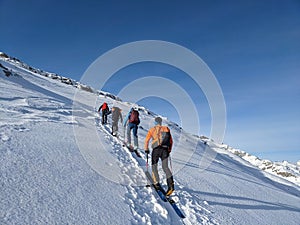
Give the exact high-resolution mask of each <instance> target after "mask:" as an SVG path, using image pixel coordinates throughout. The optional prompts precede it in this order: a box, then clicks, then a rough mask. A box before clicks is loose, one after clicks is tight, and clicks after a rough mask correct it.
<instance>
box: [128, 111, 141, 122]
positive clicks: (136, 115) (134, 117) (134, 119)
mask: <svg viewBox="0 0 300 225" xmlns="http://www.w3.org/2000/svg"><path fill="white" fill-rule="evenodd" d="M129 123H134V124H137V125H138V124H140V119H139V112H138V111H137V110H135V109H133V110H132V111H131V113H130V115H129Z"/></svg>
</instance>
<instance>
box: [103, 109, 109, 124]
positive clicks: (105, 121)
mask: <svg viewBox="0 0 300 225" xmlns="http://www.w3.org/2000/svg"><path fill="white" fill-rule="evenodd" d="M107 114H108V110H102V124H106V123H107Z"/></svg>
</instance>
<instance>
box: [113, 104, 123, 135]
mask: <svg viewBox="0 0 300 225" xmlns="http://www.w3.org/2000/svg"><path fill="white" fill-rule="evenodd" d="M111 111H112V115H111V119H112V128H111V134H112V135H113V136H117V135H118V130H119V128H118V122H119V119H121V123H123V117H122V113H121V112H122V109H120V108H119V107H116V106H114V107H112V109H111Z"/></svg>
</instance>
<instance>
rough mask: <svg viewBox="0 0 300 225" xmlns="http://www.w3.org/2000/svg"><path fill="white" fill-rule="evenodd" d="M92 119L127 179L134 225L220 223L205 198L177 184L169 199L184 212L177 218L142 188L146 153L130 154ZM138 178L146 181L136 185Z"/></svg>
mask: <svg viewBox="0 0 300 225" xmlns="http://www.w3.org/2000/svg"><path fill="white" fill-rule="evenodd" d="M108 120H109V119H108ZM95 121H96V122H95V123H96V126H98V131H100V132H101V134H105V138H106V140H107V144H111V145H112V146H113V152H112V153H113V154H114V155H115V156H116V157H117V158H118V160H119V162H120V165H119V166H120V168H122V174H123V175H125V177H126V178H127V179H126V181H125V180H124V183H128V184H127V185H124V187H125V188H126V192H127V194H126V196H125V199H124V201H125V202H126V203H127V204H128V205H129V206H130V209H131V212H132V215H133V217H134V218H135V219H134V221H132V223H133V224H187V225H194V224H207V225H208V224H219V223H218V222H216V220H215V219H213V218H212V213H213V212H212V211H210V210H209V209H207V208H211V207H210V206H209V204H208V203H207V202H206V201H203V200H201V199H199V198H195V196H192V195H190V194H189V193H188V191H185V190H184V189H185V188H184V187H183V186H181V185H180V184H177V183H176V187H177V188H178V189H176V190H175V192H174V193H175V195H174V194H173V195H172V198H173V199H174V200H175V201H176V202H179V204H178V206H179V207H180V208H181V210H182V211H183V213H184V214H185V215H186V218H185V219H180V218H179V217H178V216H177V215H176V213H175V212H174V209H173V208H172V207H170V206H169V204H168V203H166V202H162V201H161V200H160V198H159V197H158V196H157V194H156V193H155V192H154V191H153V190H152V189H151V188H146V187H145V185H146V182H147V180H146V176H145V175H144V172H143V169H144V170H145V164H146V163H145V161H146V159H145V155H144V154H143V153H141V155H142V159H141V158H138V157H136V156H135V153H130V152H129V151H128V150H127V148H126V147H123V144H122V141H120V140H119V139H117V138H116V137H113V136H112V135H111V134H110V132H111V129H110V128H109V127H108V125H99V124H100V119H99V118H97V119H96V120H95ZM140 152H142V151H141V150H140ZM149 169H151V168H149ZM160 173H163V172H162V171H160ZM141 180H143V181H145V182H144V184H142V185H136V184H137V183H138V181H141ZM175 182H176V179H175Z"/></svg>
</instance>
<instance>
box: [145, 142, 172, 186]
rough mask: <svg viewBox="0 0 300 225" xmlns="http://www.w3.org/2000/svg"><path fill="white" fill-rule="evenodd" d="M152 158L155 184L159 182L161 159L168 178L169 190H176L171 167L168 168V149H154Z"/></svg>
mask: <svg viewBox="0 0 300 225" xmlns="http://www.w3.org/2000/svg"><path fill="white" fill-rule="evenodd" d="M151 157H152V177H153V181H154V183H158V182H159V175H158V168H157V164H158V161H159V159H161V161H162V169H163V171H164V172H165V174H166V177H167V184H168V188H169V189H171V188H172V189H174V180H173V175H172V172H171V170H170V169H169V166H168V158H169V151H168V149H167V148H164V147H161V146H159V147H157V148H155V149H153V151H152V155H151Z"/></svg>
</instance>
